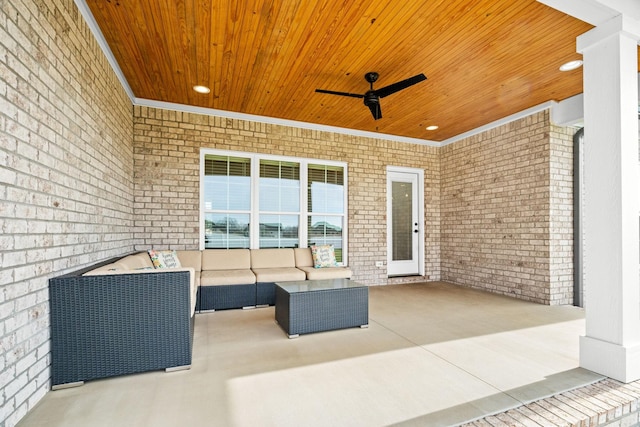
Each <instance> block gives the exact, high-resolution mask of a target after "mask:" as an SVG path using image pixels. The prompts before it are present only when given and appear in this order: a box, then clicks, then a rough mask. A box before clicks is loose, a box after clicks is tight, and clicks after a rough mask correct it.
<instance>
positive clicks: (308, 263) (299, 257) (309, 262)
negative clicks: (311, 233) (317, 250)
mask: <svg viewBox="0 0 640 427" xmlns="http://www.w3.org/2000/svg"><path fill="white" fill-rule="evenodd" d="M293 253H294V254H295V257H296V267H298V268H300V267H313V256H311V249H310V248H295V249H294V250H293Z"/></svg>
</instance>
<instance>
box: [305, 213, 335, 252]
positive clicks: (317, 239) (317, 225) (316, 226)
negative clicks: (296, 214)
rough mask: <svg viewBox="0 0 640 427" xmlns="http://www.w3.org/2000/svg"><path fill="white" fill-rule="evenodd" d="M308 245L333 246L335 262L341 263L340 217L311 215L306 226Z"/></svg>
mask: <svg viewBox="0 0 640 427" xmlns="http://www.w3.org/2000/svg"><path fill="white" fill-rule="evenodd" d="M308 233H309V240H308V245H309V246H312V245H333V248H334V251H335V254H336V261H338V262H342V217H341V216H328V215H312V216H310V217H309V224H308Z"/></svg>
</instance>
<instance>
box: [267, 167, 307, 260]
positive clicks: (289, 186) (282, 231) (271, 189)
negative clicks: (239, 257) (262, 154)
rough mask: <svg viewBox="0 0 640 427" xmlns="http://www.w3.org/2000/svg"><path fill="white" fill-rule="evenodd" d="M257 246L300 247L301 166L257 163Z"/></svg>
mask: <svg viewBox="0 0 640 427" xmlns="http://www.w3.org/2000/svg"><path fill="white" fill-rule="evenodd" d="M259 180H260V181H259V182H260V187H259V194H260V202H259V212H260V219H259V224H260V247H261V248H295V247H299V246H300V239H299V236H298V229H299V228H300V227H299V221H300V164H299V163H293V162H283V161H279V160H260V178H259Z"/></svg>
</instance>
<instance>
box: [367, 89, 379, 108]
mask: <svg viewBox="0 0 640 427" xmlns="http://www.w3.org/2000/svg"><path fill="white" fill-rule="evenodd" d="M378 103H380V98H379V97H378V95H376V93H375V91H373V90H369V91H367V93H365V94H364V105H366V106H367V107H368V106H370V105H375V104H378Z"/></svg>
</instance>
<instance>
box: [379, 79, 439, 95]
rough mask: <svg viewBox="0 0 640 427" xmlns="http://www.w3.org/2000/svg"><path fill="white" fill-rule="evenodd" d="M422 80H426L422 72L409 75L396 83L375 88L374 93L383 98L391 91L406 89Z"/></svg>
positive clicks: (391, 92)
mask: <svg viewBox="0 0 640 427" xmlns="http://www.w3.org/2000/svg"><path fill="white" fill-rule="evenodd" d="M424 80H427V77H426V76H425V75H424V74H418V75H417V76H413V77H409V78H408V79H406V80H402V81H399V82H397V83H394V84H391V85H389V86H385V87H383V88H380V89H376V90H375V91H374V93H375V94H376V95H378V96H379V97H380V98H384V97H385V96H389V95H391V94H393V93H396V92H398V91H401V90H402V89H406V88H408V87H409V86H413V85H414V84H416V83H420V82H421V81H424Z"/></svg>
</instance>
